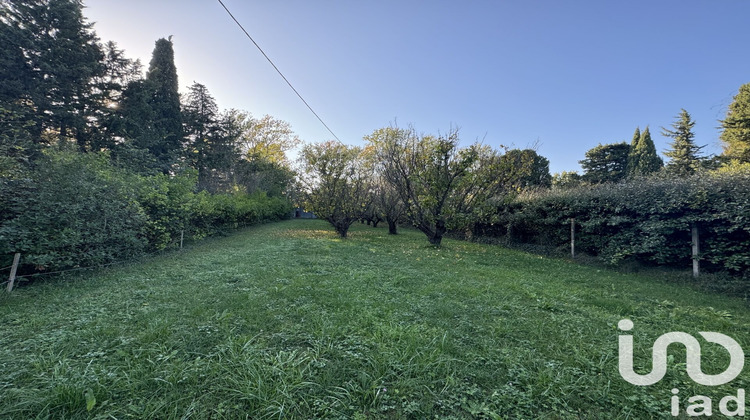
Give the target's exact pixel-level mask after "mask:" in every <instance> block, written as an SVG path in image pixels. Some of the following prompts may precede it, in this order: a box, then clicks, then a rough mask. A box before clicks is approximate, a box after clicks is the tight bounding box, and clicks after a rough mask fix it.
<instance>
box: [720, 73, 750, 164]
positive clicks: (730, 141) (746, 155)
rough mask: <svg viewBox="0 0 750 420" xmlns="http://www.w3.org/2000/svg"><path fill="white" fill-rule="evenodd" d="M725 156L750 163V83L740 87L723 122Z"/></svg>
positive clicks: (722, 134) (722, 135) (722, 138)
mask: <svg viewBox="0 0 750 420" xmlns="http://www.w3.org/2000/svg"><path fill="white" fill-rule="evenodd" d="M721 127H722V128H723V131H722V133H721V137H720V138H721V141H722V142H724V156H726V157H727V158H729V159H735V160H738V161H740V162H750V83H746V84H744V85H742V86H740V91H739V93H737V95H736V96H735V97H734V101H733V102H732V103H731V104H730V105H729V109H728V110H727V116H726V118H725V119H724V120H722V121H721Z"/></svg>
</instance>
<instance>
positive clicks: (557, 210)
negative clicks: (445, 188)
mask: <svg viewBox="0 0 750 420" xmlns="http://www.w3.org/2000/svg"><path fill="white" fill-rule="evenodd" d="M571 218H574V219H575V220H576V249H579V250H581V251H585V252H586V253H589V254H591V255H596V256H599V257H600V258H601V259H602V260H604V261H606V262H608V263H612V264H616V263H619V262H622V261H624V260H637V261H639V262H644V263H653V264H660V265H661V264H663V265H674V266H683V267H687V266H689V264H690V261H691V259H692V257H691V234H690V232H691V228H692V227H693V226H697V227H698V229H699V232H700V238H701V241H700V248H701V253H700V258H701V260H702V261H704V262H706V263H708V264H707V265H708V266H709V268H711V269H713V270H727V271H731V272H735V273H747V272H748V269H750V172H748V171H734V172H725V173H708V174H702V175H697V176H693V177H690V178H681V179H678V178H659V177H653V178H644V179H637V180H634V181H630V182H625V183H619V184H608V185H599V186H594V187H582V188H578V189H572V190H563V191H548V192H544V193H535V194H527V195H522V196H519V197H516V198H515V199H513V200H511V201H510V202H509V203H507V205H505V206H503V207H502V208H501V210H500V211H499V212H498V213H497V214H495V215H494V217H493V219H492V220H487V221H485V222H484V223H480V224H479V225H478V226H477V229H476V232H475V233H476V234H480V235H490V236H496V237H504V238H505V239H507V240H509V241H512V242H521V243H536V244H542V245H551V246H558V247H562V246H567V244H569V243H570V219H571ZM704 265H705V264H704Z"/></svg>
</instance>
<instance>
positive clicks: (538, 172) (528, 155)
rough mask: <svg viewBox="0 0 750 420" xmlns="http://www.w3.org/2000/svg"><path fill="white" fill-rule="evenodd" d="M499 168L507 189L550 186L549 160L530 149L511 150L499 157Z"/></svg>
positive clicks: (518, 189)
mask: <svg viewBox="0 0 750 420" xmlns="http://www.w3.org/2000/svg"><path fill="white" fill-rule="evenodd" d="M500 168H501V170H502V173H503V175H501V176H502V177H503V178H504V179H505V184H506V186H507V187H508V188H511V189H514V190H517V191H522V190H525V189H528V188H534V187H542V188H548V187H550V186H551V185H552V176H551V175H550V173H549V160H548V159H547V158H545V157H544V156H540V155H539V154H538V153H537V152H536V151H535V150H532V149H525V150H520V149H512V150H508V151H507V152H505V154H503V155H502V156H500Z"/></svg>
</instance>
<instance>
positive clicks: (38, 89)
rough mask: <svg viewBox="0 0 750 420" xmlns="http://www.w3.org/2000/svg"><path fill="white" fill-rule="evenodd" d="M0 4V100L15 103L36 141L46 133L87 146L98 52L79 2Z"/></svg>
mask: <svg viewBox="0 0 750 420" xmlns="http://www.w3.org/2000/svg"><path fill="white" fill-rule="evenodd" d="M6 3H7V4H6ZM0 9H1V10H0V25H2V27H3V29H2V30H0V36H1V37H2V41H3V43H2V45H3V47H2V49H3V50H4V51H3V53H2V54H0V57H1V58H0V60H2V62H3V63H2V64H3V66H2V67H3V68H4V70H3V74H2V75H3V83H2V84H3V85H5V84H6V83H5V80H6V79H5V77H6V76H7V77H8V79H7V80H8V83H7V89H3V93H2V94H0V100H2V101H3V103H9V102H11V103H15V104H16V105H15V106H14V107H13V108H15V111H16V112H17V115H21V117H22V118H23V119H24V120H25V124H27V125H28V126H29V128H30V134H31V137H32V138H34V139H36V141H40V140H41V139H42V137H43V136H42V134H43V133H48V134H49V136H48V138H57V139H66V138H69V137H72V138H75V139H76V141H77V142H78V144H79V145H80V146H81V148H82V149H86V146H87V142H88V131H89V130H88V128H89V119H88V116H89V115H90V114H91V113H92V112H93V109H94V108H95V103H94V101H93V99H92V98H93V96H94V83H93V81H94V80H95V78H96V77H98V76H99V75H101V74H102V71H103V67H102V65H101V60H102V58H103V55H102V51H101V48H100V46H99V44H98V39H97V38H96V34H95V33H94V31H93V30H92V27H91V26H92V25H91V24H90V23H88V22H86V20H85V19H84V17H83V13H82V9H83V4H82V2H81V1H80V0H17V1H14V2H12V3H11V2H3V7H2V8H0ZM6 66H7V67H6ZM6 73H7V74H6Z"/></svg>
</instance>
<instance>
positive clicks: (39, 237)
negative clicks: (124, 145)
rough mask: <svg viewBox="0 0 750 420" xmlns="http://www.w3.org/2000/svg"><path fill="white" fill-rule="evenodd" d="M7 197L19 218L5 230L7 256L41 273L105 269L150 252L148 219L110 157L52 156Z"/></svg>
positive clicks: (0, 236) (1, 237)
mask: <svg viewBox="0 0 750 420" xmlns="http://www.w3.org/2000/svg"><path fill="white" fill-rule="evenodd" d="M8 192H10V193H11V194H10V195H8V196H7V197H8V202H9V203H10V207H11V208H12V213H13V214H14V217H12V218H10V219H8V220H5V221H4V222H3V224H2V226H0V243H2V244H3V249H2V252H3V253H4V254H9V253H12V252H21V253H23V258H24V262H26V263H31V264H33V265H35V266H36V267H37V268H38V269H44V268H46V269H59V268H69V267H78V266H90V265H98V264H104V263H108V262H111V261H114V260H116V259H123V258H132V257H134V256H136V255H139V254H140V253H142V252H143V250H144V249H145V246H146V240H145V238H144V237H143V235H142V232H143V229H144V226H145V225H146V223H147V216H146V215H145V214H144V212H143V209H142V208H141V206H140V205H139V204H138V202H137V200H136V192H135V190H134V188H132V187H131V186H130V184H129V182H128V177H127V175H126V174H124V173H122V172H120V171H118V170H117V169H115V168H113V167H112V166H110V165H109V157H108V156H107V155H106V154H86V155H83V154H78V153H71V152H50V153H47V154H46V155H45V157H44V158H43V160H42V161H41V162H40V163H39V165H38V168H37V170H36V171H34V172H32V173H31V174H30V175H29V177H28V178H25V179H23V180H16V182H14V183H13V186H12V191H8Z"/></svg>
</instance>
